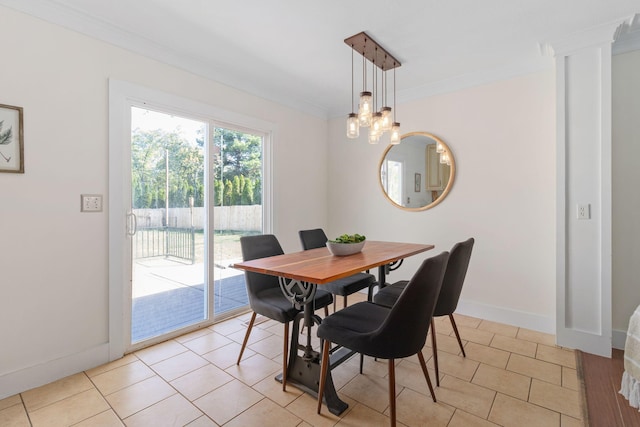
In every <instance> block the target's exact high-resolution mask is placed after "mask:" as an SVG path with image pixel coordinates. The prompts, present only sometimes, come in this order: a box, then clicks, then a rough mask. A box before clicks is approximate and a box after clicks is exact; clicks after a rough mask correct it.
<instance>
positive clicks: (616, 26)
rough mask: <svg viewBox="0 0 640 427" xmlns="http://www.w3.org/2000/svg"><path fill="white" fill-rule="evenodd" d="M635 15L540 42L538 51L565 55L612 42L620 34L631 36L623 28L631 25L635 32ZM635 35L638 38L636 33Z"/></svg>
mask: <svg viewBox="0 0 640 427" xmlns="http://www.w3.org/2000/svg"><path fill="white" fill-rule="evenodd" d="M637 16H638V15H637V14H636V15H634V16H631V17H627V18H621V19H618V20H615V21H612V22H608V23H606V24H602V25H598V26H596V27H592V28H588V29H586V30H582V31H578V32H575V33H571V34H568V35H566V36H563V37H560V38H558V39H555V40H549V41H545V42H542V43H540V46H539V47H540V52H541V53H542V54H543V55H545V56H552V57H554V56H567V55H571V54H572V53H575V52H577V51H579V50H582V49H586V48H589V47H594V46H599V45H602V44H606V43H614V42H616V40H617V39H618V38H619V37H620V36H621V35H624V36H623V38H626V37H629V38H632V37H630V36H626V34H627V33H628V32H629V30H625V28H631V27H632V25H633V31H634V32H637V30H638V28H637V27H638V24H637ZM634 23H635V24H634ZM634 34H635V33H634ZM635 37H636V38H638V37H637V35H636V36H635Z"/></svg>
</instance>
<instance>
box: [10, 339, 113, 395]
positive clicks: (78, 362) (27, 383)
mask: <svg viewBox="0 0 640 427" xmlns="http://www.w3.org/2000/svg"><path fill="white" fill-rule="evenodd" d="M108 361H109V344H107V343H105V344H100V345H97V346H95V347H92V348H90V349H87V350H84V351H81V352H79V353H74V354H71V355H68V356H64V357H60V358H58V359H54V360H50V361H48V362H44V363H41V364H38V365H34V366H30V367H28V368H24V369H20V370H18V371H14V372H9V373H7V374H3V375H2V376H0V400H1V399H4V398H5V397H9V396H13V395H14V394H18V393H22V392H23V391H26V390H30V389H32V388H35V387H40V386H42V385H45V384H49V383H50V382H53V381H56V380H59V379H61V378H64V377H67V376H69V375H73V374H77V373H78V372H82V371H84V370H87V369H91V368H94V367H96V366H100V365H102V364H104V363H107V362H108Z"/></svg>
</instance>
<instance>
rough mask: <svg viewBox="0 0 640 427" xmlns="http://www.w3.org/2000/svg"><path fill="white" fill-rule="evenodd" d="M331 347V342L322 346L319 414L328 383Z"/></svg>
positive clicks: (326, 341)
mask: <svg viewBox="0 0 640 427" xmlns="http://www.w3.org/2000/svg"><path fill="white" fill-rule="evenodd" d="M329 347H331V343H330V342H329V340H325V342H324V345H323V346H322V360H321V361H320V384H319V385H318V414H319V413H320V409H321V408H322V395H323V394H324V387H325V385H326V383H327V370H328V368H329Z"/></svg>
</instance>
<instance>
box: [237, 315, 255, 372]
mask: <svg viewBox="0 0 640 427" xmlns="http://www.w3.org/2000/svg"><path fill="white" fill-rule="evenodd" d="M255 321H256V312H255V311H254V312H253V314H252V315H251V320H249V326H247V333H246V334H245V335H244V341H242V347H241V348H240V354H239V355H238V361H237V362H236V365H239V364H240V360H241V359H242V353H244V348H245V347H246V346H247V341H249V335H251V328H253V322H255Z"/></svg>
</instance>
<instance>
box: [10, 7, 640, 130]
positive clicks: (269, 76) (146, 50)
mask: <svg viewBox="0 0 640 427" xmlns="http://www.w3.org/2000/svg"><path fill="white" fill-rule="evenodd" d="M0 5H5V6H9V7H12V8H14V9H17V10H20V11H22V12H26V13H29V14H32V15H34V16H37V17H39V18H42V19H44V20H47V21H50V22H54V23H56V24H60V25H63V26H65V27H67V28H70V29H73V30H75V31H78V32H81V33H84V34H88V35H90V36H92V37H95V38H98V39H101V40H104V41H107V42H109V43H112V44H115V45H117V46H121V47H124V48H127V49H130V50H132V51H135V52H137V53H141V54H144V55H147V56H150V57H153V58H155V59H158V60H161V61H163V62H166V63H169V64H172V65H175V66H178V67H181V68H184V69H186V70H189V71H191V72H193V73H195V74H198V75H201V76H205V77H208V78H211V79H212V80H215V81H218V82H221V83H224V84H227V85H229V86H232V87H235V88H238V89H241V90H245V91H247V92H250V93H252V94H256V95H259V96H262V97H264V98H267V99H270V100H273V101H276V102H279V103H282V104H285V105H288V106H290V107H292V108H296V109H300V110H303V111H306V112H309V113H312V114H315V115H318V116H321V117H334V116H341V115H346V114H347V113H348V112H350V111H351V48H350V47H349V46H347V45H346V44H345V43H344V39H345V38H347V37H349V36H352V35H354V34H356V33H359V32H361V31H366V32H367V33H368V34H369V35H370V36H371V37H372V38H373V39H375V40H376V41H377V42H378V43H379V44H380V45H382V46H383V47H384V48H385V49H386V50H388V51H389V53H391V54H392V55H393V56H394V57H396V58H397V59H398V60H399V61H400V62H401V63H402V66H401V67H400V68H398V69H397V96H398V103H402V102H404V101H407V100H410V99H414V98H418V97H423V96H428V95H432V94H434V93H441V92H444V91H447V90H453V89H460V88H461V87H464V86H469V85H473V84H481V83H486V82H489V81H492V80H496V79H499V78H509V77H513V76H517V75H521V74H524V73H529V72H534V71H537V70H540V69H544V68H548V67H551V66H552V64H553V59H552V58H551V57H550V56H545V55H543V54H542V53H541V52H542V51H543V50H544V49H541V46H543V45H544V43H546V42H550V41H555V40H559V39H562V38H565V37H567V36H569V35H572V34H574V33H577V32H580V31H584V30H589V29H593V28H594V27H597V26H600V25H603V24H608V23H611V22H614V21H619V20H625V22H627V25H626V26H627V27H629V26H630V28H636V26H640V25H637V24H638V21H640V19H638V17H636V19H635V20H632V18H633V17H634V14H635V13H638V12H640V3H639V2H638V0H483V1H478V0H447V1H445V0H401V1H396V2H388V1H380V0H369V1H363V0H349V1H344V0H342V1H338V0H324V1H301V0H269V1H265V0H241V1H238V0H235V1H231V0H227V1H221V0H180V1H176V0H135V1H132V0H108V1H105V0H0ZM391 5H393V7H392V6H391ZM637 32H638V33H640V31H637ZM356 65H360V66H361V59H360V57H359V56H356ZM356 69H357V70H358V69H359V68H358V67H356ZM356 74H357V75H360V74H359V73H356ZM359 85H361V83H359V82H358V80H357V81H356V91H357V90H358V89H359Z"/></svg>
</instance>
